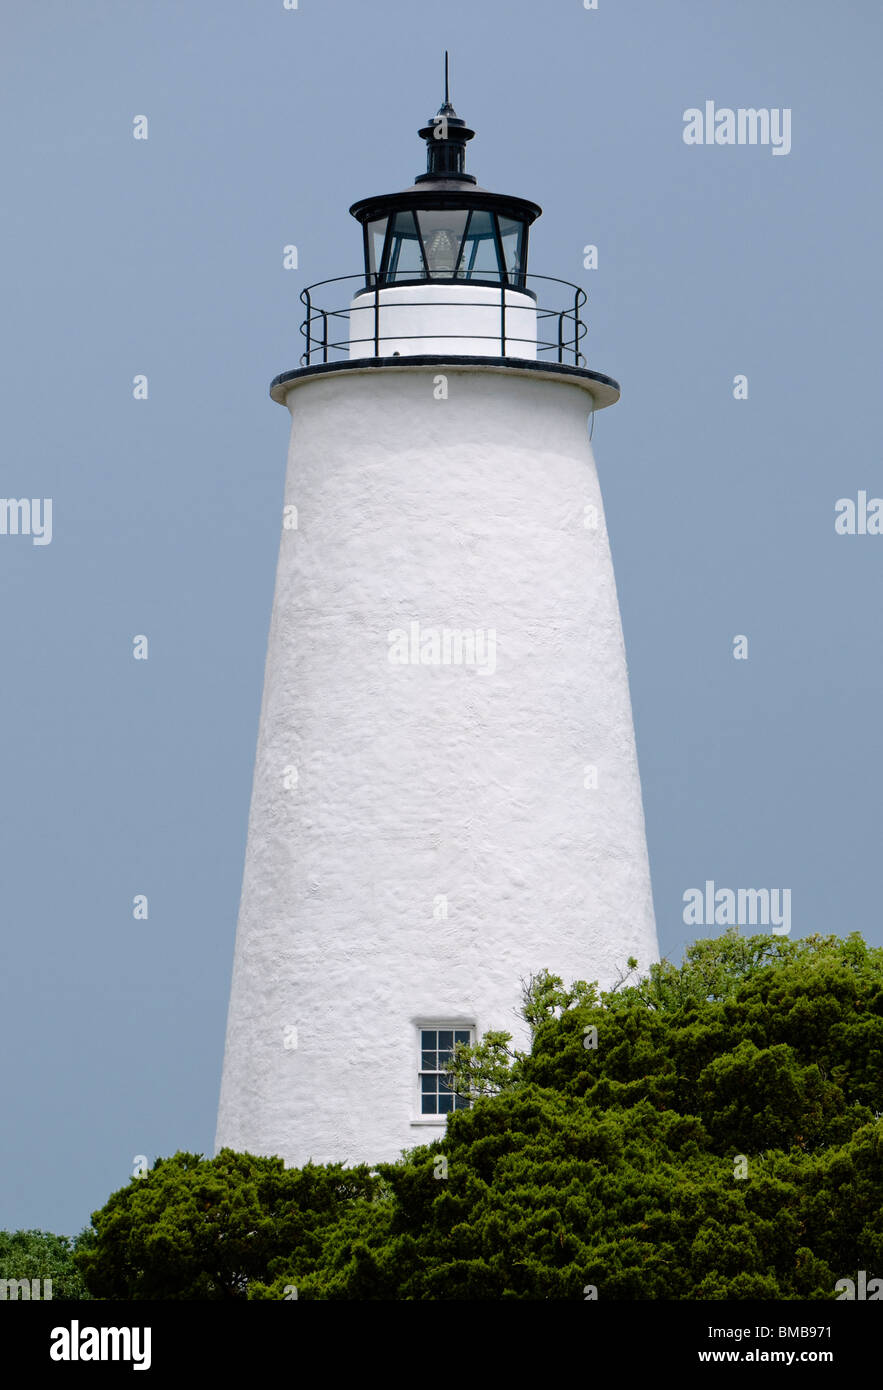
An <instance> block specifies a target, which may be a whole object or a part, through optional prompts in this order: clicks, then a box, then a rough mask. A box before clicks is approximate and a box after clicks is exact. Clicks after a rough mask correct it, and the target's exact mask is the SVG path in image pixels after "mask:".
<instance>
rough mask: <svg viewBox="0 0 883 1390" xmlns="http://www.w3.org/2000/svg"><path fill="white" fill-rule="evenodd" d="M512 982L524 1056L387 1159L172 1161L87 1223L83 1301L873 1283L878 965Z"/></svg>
mask: <svg viewBox="0 0 883 1390" xmlns="http://www.w3.org/2000/svg"><path fill="white" fill-rule="evenodd" d="M635 969H636V967H635V963H634V962H632V961H629V962H628V964H627V970H626V971H625V972H624V973H623V975H622V977H621V979H620V981H619V982H618V984H617V986H616V987H615V988H614V989H613V990H611V991H607V992H603V993H601V992H599V991H598V990H597V988H596V987H595V986H594V985H586V984H585V983H584V982H577V983H576V984H575V985H573V986H571V988H570V989H565V988H564V986H563V984H562V982H561V981H560V980H559V979H557V978H556V977H555V976H552V975H549V974H548V972H545V971H544V972H541V973H540V974H539V975H538V976H535V977H534V978H533V979H532V980H530V981H529V982H528V983H527V985H526V987H525V998H524V1015H525V1018H526V1019H527V1021H528V1023H529V1025H530V1028H531V1033H532V1042H531V1047H530V1051H529V1052H528V1053H519V1052H517V1051H513V1050H511V1049H510V1047H509V1043H510V1042H511V1038H510V1037H509V1035H508V1034H503V1033H494V1034H487V1035H486V1036H485V1038H484V1039H483V1040H482V1042H481V1043H479V1044H477V1045H476V1046H475V1047H473V1048H470V1049H466V1050H461V1051H460V1052H459V1053H458V1055H457V1057H456V1058H455V1061H454V1064H453V1069H452V1070H453V1075H454V1077H455V1080H456V1083H457V1085H458V1087H459V1088H460V1089H461V1091H462V1092H463V1093H464V1094H469V1095H471V1096H473V1097H475V1098H476V1099H475V1101H474V1104H473V1105H472V1106H471V1107H470V1108H468V1109H463V1110H458V1111H456V1112H454V1113H453V1114H452V1115H451V1116H450V1117H449V1119H448V1124H447V1129H446V1132H445V1135H444V1138H443V1139H441V1140H437V1141H436V1142H435V1143H433V1144H430V1145H426V1146H423V1147H421V1148H417V1149H415V1150H413V1151H411V1152H410V1153H409V1154H406V1155H404V1156H403V1158H402V1159H401V1160H400V1161H399V1162H398V1163H385V1164H380V1165H378V1167H377V1170H376V1171H375V1172H374V1173H373V1174H372V1173H370V1172H369V1170H368V1169H367V1168H360V1169H353V1170H346V1169H342V1168H340V1167H335V1168H330V1167H329V1168H323V1167H319V1168H315V1167H308V1168H305V1169H303V1170H301V1171H297V1170H285V1169H284V1168H283V1167H282V1164H281V1161H280V1160H277V1159H257V1158H252V1157H250V1156H248V1155H243V1154H234V1153H232V1152H230V1151H224V1152H223V1153H222V1154H221V1155H219V1156H218V1158H216V1159H212V1160H201V1159H198V1158H196V1157H195V1156H193V1155H180V1154H179V1155H176V1157H175V1158H174V1159H172V1160H167V1161H166V1162H164V1163H160V1162H158V1163H157V1165H156V1166H155V1168H154V1170H153V1171H152V1172H151V1173H150V1174H149V1175H148V1176H147V1177H146V1178H143V1179H140V1180H136V1179H133V1180H132V1181H131V1182H130V1183H129V1186H128V1187H127V1188H124V1189H122V1191H121V1192H119V1193H116V1194H115V1195H114V1196H113V1197H112V1198H111V1199H110V1201H109V1202H108V1204H107V1205H106V1206H105V1207H104V1208H103V1209H102V1211H100V1212H97V1213H96V1214H95V1217H94V1218H93V1222H94V1244H93V1246H92V1248H91V1250H88V1251H84V1253H83V1255H82V1257H78V1258H81V1259H82V1267H83V1270H84V1274H85V1277H86V1280H87V1282H88V1284H89V1287H90V1289H92V1291H93V1293H95V1294H96V1295H97V1296H99V1297H116V1298H144V1297H166V1298H200V1297H236V1296H239V1297H242V1296H248V1297H251V1298H264V1299H265V1298H283V1297H291V1296H292V1293H291V1289H292V1286H295V1287H296V1288H297V1296H298V1297H299V1298H315V1299H330V1300H335V1299H418V1300H422V1299H452V1300H457V1299H480V1300H496V1299H512V1298H515V1299H583V1298H585V1297H587V1296H588V1297H591V1296H592V1295H593V1290H597V1296H598V1297H599V1298H601V1299H746V1298H769V1299H794V1298H813V1299H826V1298H831V1297H833V1296H834V1286H835V1283H836V1281H837V1280H838V1279H841V1278H848V1277H852V1278H855V1273H856V1271H857V1270H858V1269H864V1270H866V1271H868V1277H869V1278H871V1277H883V1119H881V1112H883V951H880V950H872V949H869V948H868V947H867V946H866V945H865V944H864V942H863V941H862V939H861V937H860V936H858V935H857V934H853V935H852V936H850V937H848V938H846V939H842V938H837V937H826V938H822V937H811V938H806V939H803V940H801V941H795V942H790V941H787V940H783V939H781V938H772V937H767V936H758V937H751V938H740V937H739V936H738V935H733V934H730V933H728V934H727V935H725V936H724V937H721V938H718V939H715V940H711V941H702V942H697V943H696V944H695V945H694V946H692V947H691V948H690V949H689V950H688V952H687V955H686V958H685V961H684V963H683V965H682V966H680V967H675V966H673V965H671V964H669V963H667V962H663V963H661V964H659V965H655V966H653V967H652V968H651V969H650V970H649V972H648V973H647V974H646V975H645V976H643V977H640V978H636V979H635V980H634V981H633V982H632V983H629V982H628V981H629V980H630V979H631V977H632V976H633V975H635Z"/></svg>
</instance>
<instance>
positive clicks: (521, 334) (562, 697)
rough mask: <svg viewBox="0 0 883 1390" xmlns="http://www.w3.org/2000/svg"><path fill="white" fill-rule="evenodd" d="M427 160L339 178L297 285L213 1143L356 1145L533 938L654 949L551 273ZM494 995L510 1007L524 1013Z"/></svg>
mask: <svg viewBox="0 0 883 1390" xmlns="http://www.w3.org/2000/svg"><path fill="white" fill-rule="evenodd" d="M420 134H421V136H422V137H423V138H424V139H425V140H426V144H427V149H428V161H427V171H426V173H425V174H421V175H420V177H419V178H418V179H417V180H416V182H415V183H414V185H413V186H412V187H410V188H408V189H406V190H405V191H404V192H401V193H395V194H387V195H384V196H378V197H374V198H365V199H363V200H362V201H361V202H358V203H356V204H354V205H353V207H352V208H351V209H350V211H351V212H352V214H353V216H354V217H355V218H356V219H357V220H358V222H359V223H360V224H361V227H362V229H363V242H364V258H365V265H364V270H363V271H362V272H361V274H360V275H359V276H357V277H343V278H341V279H339V280H335V281H327V282H325V283H324V284H323V285H322V286H312V287H311V288H310V289H309V290H305V291H304V292H303V294H302V296H301V297H302V299H303V300H304V302H305V304H306V306H307V311H306V318H305V322H304V324H303V328H302V331H303V333H304V336H305V339H306V343H305V347H306V351H305V353H304V356H303V358H302V361H301V365H300V366H299V367H298V368H297V369H296V370H294V371H288V372H285V373H283V374H282V375H281V376H278V377H277V378H276V379H275V381H274V382H273V384H272V387H271V391H270V394H271V396H272V398H273V400H274V401H277V402H278V403H279V404H280V405H285V406H286V407H287V408H288V410H289V411H290V413H291V419H292V428H291V444H290V448H289V454H288V474H287V479H286V485H285V525H284V527H283V529H282V535H281V543H280V551H279V564H278V571H277V578H276V592H275V598H274V603H273V616H272V622H271V628H270V636H269V649H268V653H267V664H266V674H265V682H264V696H263V706H262V709H261V721H260V734H259V739H258V749H257V761H256V767H255V775H254V788H253V793H252V803H251V816H250V821H249V830H248V849H247V854H246V863H245V874H244V880H243V887H242V901H241V908H240V915H239V926H238V932H237V938H236V951H235V961H234V968H233V983H232V992H231V998H230V1010H229V1018H228V1025H227V1040H226V1052H225V1057H224V1071H223V1081H222V1087H221V1101H220V1111H219V1116H218V1129H217V1146H218V1147H219V1148H220V1147H222V1146H225V1145H226V1146H230V1147H232V1148H234V1149H239V1150H247V1151H250V1152H252V1153H258V1154H279V1155H282V1156H283V1157H284V1158H285V1160H286V1162H287V1163H288V1164H289V1165H297V1166H300V1165H302V1164H304V1163H306V1162H307V1161H308V1160H310V1159H312V1160H313V1161H315V1162H317V1163H318V1162H330V1161H338V1160H339V1161H344V1162H362V1161H367V1162H377V1161H380V1160H389V1159H394V1158H396V1157H398V1155H399V1154H400V1152H401V1151H402V1150H403V1149H406V1148H409V1147H412V1146H413V1145H415V1144H419V1143H425V1142H428V1140H429V1139H431V1138H434V1137H435V1136H436V1135H438V1134H439V1133H441V1132H442V1131H443V1129H444V1125H445V1123H446V1117H447V1114H448V1113H449V1111H450V1110H451V1109H453V1108H456V1107H457V1106H458V1105H459V1104H463V1103H465V1102H463V1101H462V1100H461V1099H460V1098H458V1097H456V1096H454V1095H452V1094H451V1092H450V1089H449V1087H448V1083H447V1081H446V1077H445V1063H446V1062H447V1060H448V1058H449V1057H450V1054H451V1050H452V1048H453V1046H454V1045H455V1043H456V1042H457V1041H460V1040H462V1041H467V1040H477V1039H478V1038H479V1037H480V1036H481V1034H482V1033H484V1032H486V1031H487V1030H488V1029H508V1030H509V1031H510V1032H512V1033H514V1034H515V1038H516V1042H517V1043H518V1044H519V1045H524V1043H525V1041H526V1039H525V1036H524V1033H523V1031H520V1025H519V1020H518V1017H517V1010H518V1006H519V1003H520V999H521V984H522V981H524V980H526V979H527V978H528V977H529V976H530V975H531V974H534V973H536V972H537V971H539V970H541V969H542V968H544V967H547V968H548V969H549V970H551V971H552V972H553V973H555V974H557V975H560V976H562V978H563V979H564V981H565V983H567V984H569V983H570V981H571V980H574V979H585V980H593V979H597V980H599V981H600V983H601V985H602V987H606V986H608V985H609V984H610V983H611V982H612V980H613V978H614V976H615V973H616V971H617V969H618V968H619V967H621V966H622V965H623V963H624V962H625V960H626V958H627V957H628V956H630V955H635V956H637V958H638V960H639V963H640V964H641V966H642V967H646V966H647V965H649V964H650V962H651V961H653V960H655V959H657V945H656V932H655V925H654V918H653V904H652V897H651V889H650V877H649V870H648V862H647V848H646V841H645V832H644V816H643V808H642V804H641V789H640V782H639V777H638V765H637V759H636V754H635V740H634V731H633V724H632V714H631V705H630V700H629V689H628V678H627V673H626V661H625V652H624V648H623V641H622V632H621V626H620V617H619V609H618V604H617V597H616V588H615V583H614V577H613V568H612V564H611V557H610V548H609V545H608V541H607V534H606V530H605V526H604V516H603V507H602V502H601V493H600V489H599V485H598V478H597V474H596V471H595V463H594V459H593V456H592V450H591V446H590V443H589V437H590V424H591V420H592V415H593V413H594V412H595V411H598V410H601V409H602V408H604V407H605V406H608V405H612V404H613V403H614V402H615V401H617V400H618V399H619V387H618V386H617V384H616V382H614V381H612V380H611V379H610V378H609V377H607V376H604V375H602V374H601V373H600V372H597V371H594V370H591V369H589V368H588V367H587V366H586V365H585V359H584V357H583V355H582V352H581V347H580V341H581V338H582V337H583V334H584V333H585V326H584V324H583V323H582V321H581V319H580V308H581V305H582V304H583V303H584V302H585V295H584V293H583V291H582V290H580V289H578V288H577V287H575V286H571V285H568V284H566V283H565V282H563V281H560V280H557V279H553V278H550V277H544V276H536V275H533V274H529V273H528V270H527V245H528V234H529V229H530V226H531V224H532V223H533V222H534V220H535V219H536V218H537V217H538V216H539V215H540V211H541V210H540V208H539V207H537V205H536V204H535V203H532V202H528V201H526V200H525V199H523V198H516V197H509V196H506V195H503V194H499V193H489V192H487V191H486V190H485V189H483V188H480V187H479V186H478V185H477V184H476V182H475V179H474V178H473V176H472V175H471V174H468V173H466V172H465V150H466V143H467V141H469V140H470V139H471V138H472V136H473V134H474V132H473V131H472V130H470V129H468V128H467V126H466V125H465V123H464V122H463V121H462V120H460V119H459V117H458V116H457V115H456V112H455V111H454V109H453V107H452V106H451V104H450V102H449V100H448V99H447V94H446V100H445V104H444V105H443V106H442V108H441V110H440V111H439V113H438V115H437V116H435V117H434V118H432V119H431V120H430V121H429V123H428V124H427V126H426V127H425V128H424V129H423V130H421V132H420ZM521 1027H523V1025H521Z"/></svg>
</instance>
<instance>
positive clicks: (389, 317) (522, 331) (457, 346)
mask: <svg viewBox="0 0 883 1390" xmlns="http://www.w3.org/2000/svg"><path fill="white" fill-rule="evenodd" d="M502 293H503V292H502V290H501V289H496V288H495V287H494V286H491V285H470V284H463V285H445V284H434V285H432V284H430V285H427V284H420V285H391V286H389V287H388V288H387V289H383V290H380V291H378V301H379V305H380V309H379V313H378V318H379V321H380V352H379V354H377V353H375V340H374V295H373V294H370V295H368V294H365V295H359V296H357V297H356V298H355V299H353V301H352V303H351V304H350V328H349V336H350V357H351V358H353V357H374V356H380V357H392V356H394V355H395V354H396V353H399V354H400V356H402V357H415V356H419V354H420V353H440V354H445V353H456V354H459V355H461V356H472V357H502V356H508V357H522V358H526V359H527V360H528V361H534V362H535V361H536V356H537V310H536V300H534V299H532V298H531V296H530V295H529V294H522V293H521V292H520V291H519V290H510V289H507V290H506V323H505V344H506V351H505V353H504V352H501V350H500V344H501V342H503V341H504V335H503V322H502V317H501V298H502ZM547 322H548V324H552V325H553V327H552V328H550V329H549V332H548V334H547V335H546V336H547V337H549V338H554V339H555V341H557V333H558V321H557V319H555V320H554V321H553V320H551V319H549V320H548V321H547ZM566 329H567V325H565V331H566Z"/></svg>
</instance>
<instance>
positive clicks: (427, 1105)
mask: <svg viewBox="0 0 883 1390" xmlns="http://www.w3.org/2000/svg"><path fill="white" fill-rule="evenodd" d="M421 1114H423V1115H437V1114H438V1111H437V1110H436V1108H435V1096H424V1097H423V1109H422V1111H421Z"/></svg>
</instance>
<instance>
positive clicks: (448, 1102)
mask: <svg viewBox="0 0 883 1390" xmlns="http://www.w3.org/2000/svg"><path fill="white" fill-rule="evenodd" d="M453 1108H454V1097H453V1096H439V1098H438V1113H439V1114H440V1115H446V1114H447V1112H448V1111H449V1110H453Z"/></svg>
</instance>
